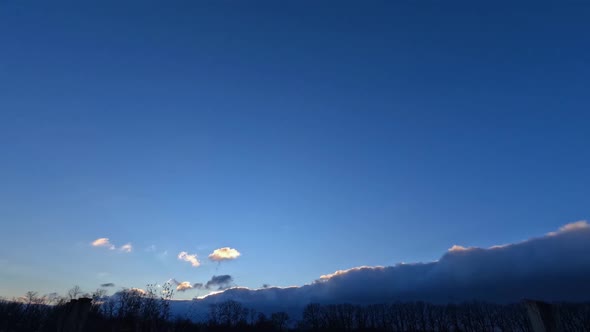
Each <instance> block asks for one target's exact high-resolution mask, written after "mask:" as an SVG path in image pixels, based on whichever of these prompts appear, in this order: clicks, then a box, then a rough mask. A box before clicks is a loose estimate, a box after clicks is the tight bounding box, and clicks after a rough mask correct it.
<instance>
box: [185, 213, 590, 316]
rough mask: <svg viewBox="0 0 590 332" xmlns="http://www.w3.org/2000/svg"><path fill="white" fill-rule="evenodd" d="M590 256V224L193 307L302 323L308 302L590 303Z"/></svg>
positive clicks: (229, 293)
mask: <svg viewBox="0 0 590 332" xmlns="http://www.w3.org/2000/svg"><path fill="white" fill-rule="evenodd" d="M589 252H590V225H589V224H588V223H587V222H585V221H581V222H575V223H571V224H567V225H565V226H563V227H561V228H560V229H559V230H557V231H555V232H551V233H548V234H546V235H544V236H541V237H535V238H531V239H529V240H526V241H522V242H519V243H512V244H504V245H501V246H493V247H490V248H478V247H469V248H467V247H462V246H458V245H457V246H453V247H451V249H450V250H449V251H447V252H445V253H443V255H442V256H441V257H440V259H438V260H437V261H433V262H426V263H408V264H403V263H400V264H397V265H394V266H361V267H355V268H351V269H347V270H340V271H336V272H334V273H330V274H325V275H322V276H320V278H319V279H317V280H315V281H313V282H311V283H309V284H307V285H303V286H297V287H286V288H280V287H268V288H262V289H247V288H243V287H232V288H229V289H226V290H224V291H222V292H214V293H212V294H210V295H207V296H205V297H202V298H200V299H198V300H197V301H196V302H194V305H195V306H196V307H198V308H202V310H203V312H206V310H207V308H208V305H209V304H211V303H218V302H221V301H225V300H229V299H231V300H235V301H239V302H242V303H243V304H244V305H246V306H248V307H251V308H254V309H257V310H259V311H262V312H272V311H287V312H289V313H290V314H293V315H295V316H294V317H296V316H297V315H300V313H301V309H302V308H303V306H305V305H306V304H308V303H310V302H318V303H324V304H328V303H355V304H371V303H386V302H394V301H429V302H434V303H448V302H461V301H469V300H473V299H476V300H482V301H491V302H500V303H508V302H518V301H521V300H522V299H525V298H533V299H539V300H544V301H550V302H552V301H587V300H588V299H589V298H588V294H590V283H588V276H590V255H589V254H588V253H589ZM230 278H231V277H230V276H214V277H213V278H212V279H211V280H210V281H209V282H207V284H206V285H205V288H207V289H211V288H212V287H216V286H217V285H220V286H221V287H219V289H223V288H227V287H229V286H230V284H231V282H230V281H229V280H231V279H230ZM224 281H225V283H223V282H224Z"/></svg>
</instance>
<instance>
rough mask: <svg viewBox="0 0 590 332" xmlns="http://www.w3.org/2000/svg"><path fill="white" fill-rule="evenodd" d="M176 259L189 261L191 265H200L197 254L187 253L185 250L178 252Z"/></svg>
mask: <svg viewBox="0 0 590 332" xmlns="http://www.w3.org/2000/svg"><path fill="white" fill-rule="evenodd" d="M178 259H180V260H182V261H185V262H189V263H191V265H192V266H193V267H198V266H200V265H201V262H199V259H198V258H197V255H196V254H194V255H189V253H187V252H186V251H182V252H180V253H179V254H178Z"/></svg>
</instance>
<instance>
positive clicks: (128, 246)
mask: <svg viewBox="0 0 590 332" xmlns="http://www.w3.org/2000/svg"><path fill="white" fill-rule="evenodd" d="M119 250H121V251H123V252H131V250H133V246H132V245H131V243H127V244H124V245H123V246H121V248H119Z"/></svg>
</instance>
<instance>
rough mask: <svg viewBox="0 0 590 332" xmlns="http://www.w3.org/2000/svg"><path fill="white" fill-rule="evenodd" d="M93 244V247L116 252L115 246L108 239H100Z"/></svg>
mask: <svg viewBox="0 0 590 332" xmlns="http://www.w3.org/2000/svg"><path fill="white" fill-rule="evenodd" d="M91 244H92V246H93V247H106V248H109V249H111V250H115V245H113V244H112V243H111V242H110V241H109V239H108V238H106V237H101V238H98V239H96V240H94V241H92V243H91Z"/></svg>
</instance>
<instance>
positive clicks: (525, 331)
mask: <svg viewBox="0 0 590 332" xmlns="http://www.w3.org/2000/svg"><path fill="white" fill-rule="evenodd" d="M172 294H173V290H172V288H171V287H170V286H169V285H165V286H164V287H162V288H160V287H156V286H155V285H148V287H147V288H146V289H145V290H139V289H125V290H123V291H120V292H117V293H116V294H115V295H113V296H106V292H105V291H104V290H98V291H96V292H94V293H92V294H82V292H80V289H79V287H74V288H73V289H72V290H70V291H69V292H68V294H67V295H66V296H65V297H57V296H38V294H37V293H35V292H28V293H27V294H26V295H25V296H24V297H22V298H18V299H12V300H0V332H18V331H39V332H42V331H52V332H53V331H58V332H74V331H76V332H78V331H90V332H92V331H111V332H131V331H148V332H160V331H163V332H164V331H165V332H177V331H178V332H181V331H212V332H217V331H218V332H221V331H318V332H319V331H326V332H327V331H400V332H401V331H411V332H419V331H437V332H480V331H484V332H485V331H490V332H492V331H493V332H496V331H502V332H508V331H514V332H533V328H532V326H531V322H530V321H529V316H528V314H527V308H526V306H525V305H524V304H523V303H519V304H508V305H501V304H492V303H484V302H466V303H461V304H431V303H425V302H404V303H388V304H374V305H367V306H361V305H352V304H330V305H321V304H317V303H311V304H308V305H307V306H305V308H304V309H303V312H302V313H301V315H300V318H298V319H293V318H292V317H289V315H288V314H287V313H286V312H275V313H272V314H270V315H266V314H264V313H261V312H258V311H256V310H254V309H250V308H247V307H245V306H244V305H242V304H241V303H239V302H236V301H232V300H229V301H225V302H221V303H218V304H214V305H211V306H210V307H209V311H208V313H207V315H206V317H202V318H203V319H202V321H201V320H200V321H193V319H191V318H193V317H190V311H189V313H188V314H187V315H183V316H177V317H173V316H172V315H171V312H170V301H171V298H172ZM553 308H554V310H555V312H556V314H557V315H558V316H559V317H560V319H559V321H560V322H561V323H560V324H561V326H560V328H561V330H563V331H572V332H575V331H580V332H590V303H575V304H574V303H559V304H554V305H553Z"/></svg>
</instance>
